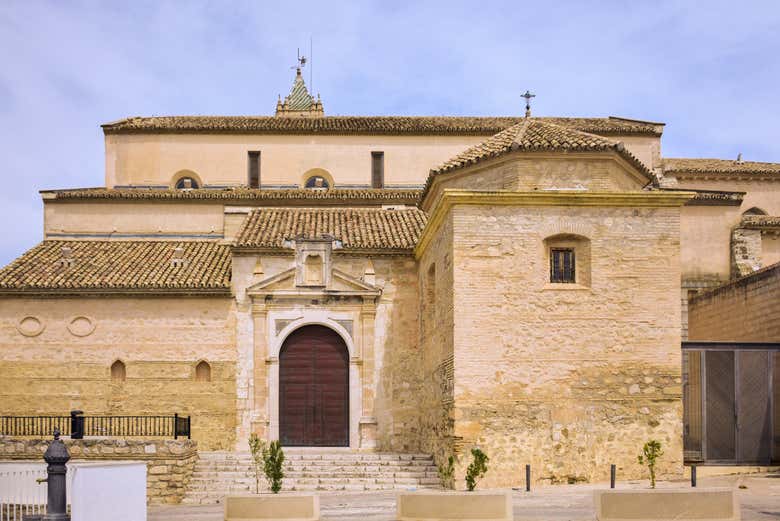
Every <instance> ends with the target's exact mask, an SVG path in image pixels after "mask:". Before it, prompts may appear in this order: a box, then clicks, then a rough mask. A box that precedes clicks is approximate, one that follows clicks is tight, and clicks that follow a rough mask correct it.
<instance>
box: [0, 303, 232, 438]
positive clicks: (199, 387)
mask: <svg viewBox="0 0 780 521" xmlns="http://www.w3.org/2000/svg"><path fill="white" fill-rule="evenodd" d="M25 317H34V319H35V320H32V319H28V320H25ZM234 320H235V319H234V316H233V311H232V306H231V302H230V300H229V299H227V298H158V297H150V298H86V297H85V298H56V299H42V298H39V299H35V298H4V299H2V300H1V301H0V352H1V353H2V356H0V414H5V415H19V416H28V415H37V414H42V415H67V414H68V413H69V411H71V410H73V409H80V410H83V411H84V412H85V413H86V414H88V415H114V416H119V415H158V414H164V415H173V414H174V413H178V414H180V415H182V416H188V415H189V416H192V436H193V439H195V440H197V441H198V442H199V443H200V447H201V449H206V450H217V449H230V448H232V444H233V441H234V440H235V424H236V389H235V381H236V377H235V373H236V349H235V325H234ZM36 321H37V322H36ZM36 324H39V326H36ZM36 327H40V328H42V329H41V331H40V332H38V331H36V329H35V328H36ZM77 327H78V328H79V329H77ZM25 333H26V334H25ZM31 333H36V334H31ZM115 360H121V361H122V362H123V363H124V364H125V367H126V379H125V381H123V382H117V381H114V380H112V378H111V373H110V367H111V364H112V363H113V362H114V361H115ZM200 360H205V361H206V362H207V363H208V364H209V365H210V366H211V380H210V381H196V379H195V366H196V364H197V363H198V361H200Z"/></svg>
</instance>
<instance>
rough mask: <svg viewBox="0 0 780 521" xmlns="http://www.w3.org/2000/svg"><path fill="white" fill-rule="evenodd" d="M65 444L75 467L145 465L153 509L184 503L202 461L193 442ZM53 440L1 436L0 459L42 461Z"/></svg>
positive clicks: (68, 441)
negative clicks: (87, 464) (99, 463)
mask: <svg viewBox="0 0 780 521" xmlns="http://www.w3.org/2000/svg"><path fill="white" fill-rule="evenodd" d="M63 442H64V443H65V446H66V447H67V448H68V452H70V457H71V461H70V462H71V463H75V462H81V461H145V462H146V467H147V468H146V472H147V474H146V500H147V503H149V504H150V505H157V504H166V503H167V504H175V503H180V502H181V500H182V499H183V498H184V493H185V492H186V490H187V484H188V483H189V482H190V479H191V478H192V473H193V471H194V470H195V463H196V462H197V460H198V444H197V442H195V441H192V440H160V439H148V440H125V439H115V438H95V439H83V440H71V439H68V438H64V439H63ZM48 447H49V440H40V439H27V438H11V437H8V436H0V459H2V460H12V461H14V460H34V461H36V462H37V461H42V460H43V453H44V452H46V449H47V448H48Z"/></svg>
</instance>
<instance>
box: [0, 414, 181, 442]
mask: <svg viewBox="0 0 780 521" xmlns="http://www.w3.org/2000/svg"><path fill="white" fill-rule="evenodd" d="M191 424H192V422H191V418H190V417H189V416H179V415H178V414H174V415H173V416H84V414H83V413H82V412H81V411H73V412H72V413H71V415H70V416H0V435H5V436H34V437H38V436H40V437H46V438H48V437H50V436H51V435H52V433H53V432H54V429H55V428H56V429H59V431H60V433H62V435H63V436H70V437H71V438H73V439H81V438H83V437H84V436H98V437H115V438H124V437H134V436H139V437H140V436H143V437H161V438H168V437H172V438H174V439H177V438H184V437H186V438H190V436H191Z"/></svg>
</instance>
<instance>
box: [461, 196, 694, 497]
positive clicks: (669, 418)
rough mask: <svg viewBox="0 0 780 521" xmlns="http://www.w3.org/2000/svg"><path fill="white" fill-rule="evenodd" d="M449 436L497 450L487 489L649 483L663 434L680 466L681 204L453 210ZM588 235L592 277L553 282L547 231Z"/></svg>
mask: <svg viewBox="0 0 780 521" xmlns="http://www.w3.org/2000/svg"><path fill="white" fill-rule="evenodd" d="M453 212H454V216H453V249H454V253H453V258H454V260H453V264H454V287H453V293H454V315H455V317H456V320H455V324H454V368H455V378H454V381H455V387H454V410H453V412H452V417H453V418H454V419H455V425H454V435H455V437H456V439H460V440H461V446H462V451H461V453H462V454H463V456H462V458H461V459H462V461H463V465H464V466H465V465H466V464H468V460H469V459H470V456H469V455H468V450H469V449H470V448H471V447H473V446H479V447H481V448H482V449H483V450H484V451H485V452H486V453H487V454H488V456H489V457H490V458H491V463H490V465H489V467H490V471H489V472H488V474H487V477H486V479H485V483H484V486H509V485H517V484H518V483H521V482H522V479H523V478H522V469H523V466H524V465H525V464H531V465H532V467H533V475H534V479H535V480H537V481H544V482H547V483H551V482H552V483H560V482H563V483H566V482H578V481H605V480H607V479H608V476H609V465H610V463H615V464H617V465H618V472H619V475H620V476H622V477H623V479H635V478H646V469H644V468H642V467H641V466H639V465H638V464H637V459H636V456H637V454H639V452H640V450H641V447H642V445H643V444H644V443H645V442H646V441H648V440H650V439H657V440H659V441H661V443H662V444H663V447H664V449H665V452H666V454H665V456H664V457H663V458H662V460H661V462H660V463H659V464H660V465H661V472H662V473H663V474H665V475H667V476H679V475H680V474H681V471H682V400H681V394H682V390H681V355H680V315H681V312H680V311H681V310H680V264H679V210H678V209H677V208H644V209H643V208H636V209H635V208H625V207H623V208H586V207H540V208H528V207H511V206H508V207H493V206H457V207H455V209H454V210H453ZM560 233H572V234H577V235H580V236H582V237H586V238H587V239H589V240H590V245H591V277H590V284H589V285H579V284H571V285H555V286H557V287H553V285H550V284H548V277H549V275H548V274H549V266H548V264H547V261H546V256H545V251H544V239H545V238H547V237H550V236H553V235H556V234H560Z"/></svg>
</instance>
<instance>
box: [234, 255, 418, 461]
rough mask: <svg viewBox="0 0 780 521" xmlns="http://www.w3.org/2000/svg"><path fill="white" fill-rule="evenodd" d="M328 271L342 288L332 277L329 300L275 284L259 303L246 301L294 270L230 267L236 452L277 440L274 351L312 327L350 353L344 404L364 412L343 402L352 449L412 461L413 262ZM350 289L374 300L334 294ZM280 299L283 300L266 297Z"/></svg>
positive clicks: (288, 259) (249, 261)
mask: <svg viewBox="0 0 780 521" xmlns="http://www.w3.org/2000/svg"><path fill="white" fill-rule="evenodd" d="M329 265H331V266H332V268H333V269H334V270H336V271H337V272H338V273H340V274H342V275H343V276H344V277H347V279H348V280H344V279H341V278H338V277H336V276H335V275H333V276H332V277H331V279H332V281H331V282H332V284H331V287H330V288H328V289H327V291H323V292H321V293H312V292H311V291H306V290H304V291H302V292H299V289H300V288H296V287H295V285H294V278H293V277H290V278H289V279H285V280H283V281H280V282H278V284H276V283H275V285H274V287H273V289H272V290H271V291H272V293H271V294H269V295H268V296H267V298H266V296H259V297H258V296H256V295H255V296H250V295H248V293H247V291H248V290H249V292H250V293H252V292H253V291H255V290H253V289H251V288H253V287H255V288H256V286H257V284H261V285H262V284H263V281H267V280H275V279H274V277H277V276H280V274H284V273H286V272H288V270H290V269H292V268H294V267H295V257H294V256H293V254H292V252H291V253H290V254H289V255H242V256H236V257H235V258H234V262H233V279H232V283H233V288H234V292H235V294H236V299H237V302H238V333H237V351H238V359H239V364H238V368H239V373H238V381H237V389H238V392H237V395H238V417H239V419H240V421H239V425H238V434H237V438H236V439H237V443H236V446H237V447H238V449H239V450H245V447H246V440H247V438H248V436H249V433H250V432H255V433H257V434H258V435H260V436H261V437H263V438H267V439H271V438H274V437H275V436H276V434H275V432H276V430H275V429H278V425H276V426H275V425H274V421H275V420H274V418H275V417H276V416H277V414H276V413H277V412H278V407H279V404H278V380H275V378H276V376H275V375H274V369H273V367H274V365H276V367H277V371H278V362H279V360H278V354H277V351H278V350H279V349H280V345H279V344H280V342H282V341H283V340H284V335H285V334H286V332H287V331H288V330H289V329H290V328H296V327H305V326H306V325H307V324H311V323H316V324H320V325H324V326H326V327H330V328H332V329H333V328H335V330H336V331H337V332H339V334H341V335H342V337H343V338H344V340H345V343H347V348H348V349H351V359H350V393H351V394H350V396H351V398H350V399H351V400H352V397H354V398H356V399H357V400H358V401H359V402H361V403H353V402H352V401H350V424H351V426H353V425H358V424H359V426H358V428H357V432H351V434H350V438H351V439H350V446H352V447H353V448H362V449H367V448H378V449H379V450H393V451H410V452H413V451H417V450H419V448H418V447H419V440H418V439H417V432H418V424H419V415H418V413H417V403H416V398H417V391H418V387H419V369H418V365H419V363H418V361H417V356H418V355H419V349H418V324H419V322H418V309H419V308H418V300H417V285H418V283H417V263H416V262H415V260H414V258H413V257H412V256H411V255H376V256H367V255H352V254H346V253H338V254H334V255H333V256H332V258H331V260H330V261H329ZM337 278H338V280H337ZM350 280H351V281H352V282H354V283H358V282H359V283H361V284H363V283H365V284H370V285H371V286H374V287H376V288H378V290H380V291H379V292H378V293H379V296H378V297H374V296H371V297H369V298H367V301H364V300H363V298H362V297H359V296H358V297H356V296H355V295H354V294H353V295H350V294H344V293H342V294H339V292H340V291H342V290H345V289H350V288H348V287H347V285H348V284H349V281H350ZM352 289H355V288H352ZM279 290H283V291H281V292H280V293H273V292H275V291H279ZM354 388H357V390H359V393H358V392H356V391H357V390H356V389H354ZM356 405H358V407H357V408H355V406H356Z"/></svg>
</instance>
